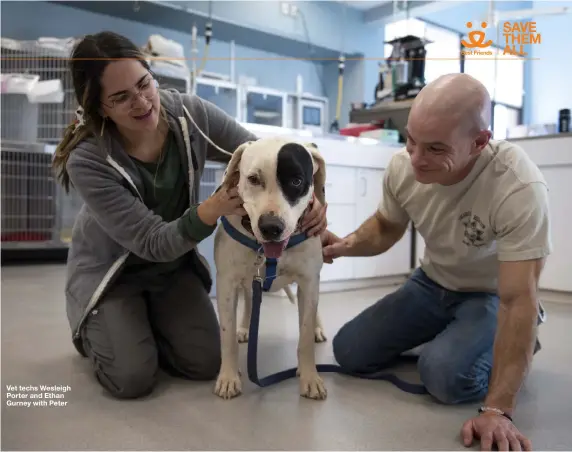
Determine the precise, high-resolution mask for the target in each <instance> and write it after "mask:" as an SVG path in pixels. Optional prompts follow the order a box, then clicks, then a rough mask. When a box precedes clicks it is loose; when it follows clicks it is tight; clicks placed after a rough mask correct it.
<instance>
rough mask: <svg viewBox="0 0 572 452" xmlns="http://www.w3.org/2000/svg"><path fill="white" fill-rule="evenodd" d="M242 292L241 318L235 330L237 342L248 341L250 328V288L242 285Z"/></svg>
mask: <svg viewBox="0 0 572 452" xmlns="http://www.w3.org/2000/svg"><path fill="white" fill-rule="evenodd" d="M242 294H243V295H244V309H243V311H242V319H241V320H240V326H239V327H238V330H237V332H236V335H237V338H238V342H241V343H242V342H248V332H249V330H250V316H251V313H252V288H250V287H248V286H246V285H245V286H244V287H243V288H242Z"/></svg>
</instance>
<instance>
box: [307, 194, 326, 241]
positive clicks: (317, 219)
mask: <svg viewBox="0 0 572 452" xmlns="http://www.w3.org/2000/svg"><path fill="white" fill-rule="evenodd" d="M310 205H311V208H310V210H309V211H308V212H306V214H305V215H304V217H303V218H302V231H304V232H307V234H308V235H309V236H310V237H313V236H316V235H321V234H322V233H323V232H324V231H325V230H326V228H327V227H328V219H327V217H326V211H327V210H328V204H325V205H322V204H321V203H320V201H318V199H317V198H316V197H315V196H313V197H312V200H311V201H310Z"/></svg>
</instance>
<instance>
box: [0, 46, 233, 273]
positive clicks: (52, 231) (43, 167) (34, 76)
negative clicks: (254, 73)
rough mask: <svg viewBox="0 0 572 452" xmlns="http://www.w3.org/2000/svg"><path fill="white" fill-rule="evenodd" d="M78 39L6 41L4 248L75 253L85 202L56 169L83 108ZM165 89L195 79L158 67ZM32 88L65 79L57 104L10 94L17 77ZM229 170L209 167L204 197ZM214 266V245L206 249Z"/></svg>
mask: <svg viewBox="0 0 572 452" xmlns="http://www.w3.org/2000/svg"><path fill="white" fill-rule="evenodd" d="M74 44H75V39H74V38H70V39H51V38H40V39H38V40H36V41H16V40H13V39H8V38H1V43H0V49H1V57H2V58H1V75H2V82H3V83H2V91H1V95H0V101H1V108H0V116H1V146H0V150H1V169H0V180H1V193H0V196H1V206H0V208H1V212H0V214H1V231H0V233H1V244H2V250H6V249H10V250H18V249H28V250H29V249H46V248H67V246H68V243H69V241H70V239H71V231H72V228H73V224H74V221H75V217H76V215H77V213H78V212H79V210H80V208H81V206H82V204H83V202H82V200H81V199H80V197H79V196H78V195H77V193H76V192H74V191H73V189H72V190H71V191H70V193H69V194H65V192H64V191H63V189H62V188H61V186H60V185H59V184H57V182H56V180H55V177H54V173H53V171H52V167H51V163H52V158H53V152H54V150H55V147H56V145H57V144H58V143H59V142H60V140H61V137H62V136H63V132H64V130H65V128H66V127H67V126H68V125H69V123H70V121H72V120H73V119H74V117H75V110H76V108H77V105H76V101H75V94H74V92H73V86H72V80H71V74H70V73H69V70H68V59H69V55H70V52H71V49H72V47H73V45H74ZM150 63H151V67H152V71H153V72H154V74H155V76H156V77H157V79H158V81H159V83H160V84H161V86H162V87H164V88H167V87H168V88H175V89H177V90H179V91H181V92H190V77H189V74H188V73H186V72H185V71H184V70H181V68H173V67H171V66H170V65H169V64H167V63H164V64H161V63H157V62H155V61H150ZM15 76H22V78H23V79H24V78H26V77H29V78H30V79H31V80H32V82H34V81H35V82H38V83H39V82H46V81H59V82H58V83H59V84H60V87H61V96H59V97H58V98H57V99H55V100H53V99H46V98H44V99H41V96H40V101H39V102H34V101H32V100H31V97H30V96H29V95H26V93H25V90H20V91H18V90H16V92H14V91H13V90H9V89H7V84H6V83H4V82H5V81H6V80H8V79H9V78H10V77H12V78H13V79H15ZM222 171H223V168H222V166H221V165H218V164H214V163H212V164H211V163H208V164H207V165H206V167H205V170H204V174H203V178H202V180H201V189H200V194H199V195H200V197H201V200H204V199H206V197H208V196H209V195H210V194H211V193H212V191H213V190H214V188H215V187H216V185H217V183H218V182H217V181H219V180H220V178H221V177H222ZM200 249H201V252H203V253H204V254H205V256H206V257H207V259H208V260H209V263H210V264H211V268H214V261H213V257H212V242H211V241H210V240H209V239H207V240H206V241H205V242H203V243H202V244H201V245H200Z"/></svg>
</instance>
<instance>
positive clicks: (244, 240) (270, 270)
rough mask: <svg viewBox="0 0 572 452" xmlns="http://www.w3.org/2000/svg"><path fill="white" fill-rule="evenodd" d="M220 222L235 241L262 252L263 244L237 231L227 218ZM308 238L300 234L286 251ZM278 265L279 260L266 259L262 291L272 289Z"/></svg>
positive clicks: (289, 241)
mask: <svg viewBox="0 0 572 452" xmlns="http://www.w3.org/2000/svg"><path fill="white" fill-rule="evenodd" d="M220 221H221V223H222V225H223V227H224V230H225V231H226V232H227V234H228V235H230V236H231V237H232V238H233V239H234V240H236V241H237V242H239V243H241V244H242V245H244V246H246V247H248V248H250V249H251V250H254V251H256V252H257V253H260V252H261V251H262V244H261V243H259V242H258V241H257V240H255V239H252V238H250V237H248V236H247V235H245V234H243V233H242V232H240V231H239V230H238V229H236V228H235V227H234V226H233V225H232V224H230V221H228V219H227V218H226V217H221V218H220ZM307 238H308V234H306V233H305V232H301V233H299V234H296V235H293V236H292V237H290V239H289V240H288V244H287V245H286V249H288V248H292V247H294V246H296V245H299V244H300V243H302V242H303V241H304V240H306V239H307ZM277 265H278V259H276V258H273V257H267V258H266V275H265V277H264V284H263V285H262V290H264V291H265V292H268V291H269V290H270V287H272V283H273V282H274V280H275V279H276V267H277Z"/></svg>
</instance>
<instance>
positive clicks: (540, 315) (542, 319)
mask: <svg viewBox="0 0 572 452" xmlns="http://www.w3.org/2000/svg"><path fill="white" fill-rule="evenodd" d="M544 322H546V311H545V310H544V306H542V301H540V300H538V323H537V324H538V325H542V324H543V323H544Z"/></svg>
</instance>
